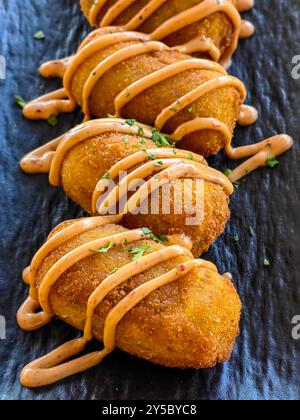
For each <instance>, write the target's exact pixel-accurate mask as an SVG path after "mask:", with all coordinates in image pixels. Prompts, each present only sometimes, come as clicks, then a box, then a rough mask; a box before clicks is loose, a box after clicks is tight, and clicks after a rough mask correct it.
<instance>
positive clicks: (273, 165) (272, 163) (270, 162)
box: [266, 155, 279, 168]
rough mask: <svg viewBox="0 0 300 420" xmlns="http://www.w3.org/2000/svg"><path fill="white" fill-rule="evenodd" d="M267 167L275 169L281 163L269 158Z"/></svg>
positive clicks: (271, 157)
mask: <svg viewBox="0 0 300 420" xmlns="http://www.w3.org/2000/svg"><path fill="white" fill-rule="evenodd" d="M266 165H267V166H270V167H271V168H274V167H275V166H277V165H279V161H278V160H277V159H276V158H275V157H274V156H271V155H270V156H268V158H267V161H266Z"/></svg>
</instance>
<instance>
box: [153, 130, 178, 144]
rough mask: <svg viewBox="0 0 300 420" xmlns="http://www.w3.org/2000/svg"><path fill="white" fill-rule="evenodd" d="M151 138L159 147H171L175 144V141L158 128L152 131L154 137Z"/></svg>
mask: <svg viewBox="0 0 300 420" xmlns="http://www.w3.org/2000/svg"><path fill="white" fill-rule="evenodd" d="M151 140H152V141H153V142H154V143H155V145H156V146H157V147H163V146H165V147H170V146H172V145H173V142H172V141H171V140H170V139H168V138H167V137H166V136H164V135H163V134H161V132H160V131H159V130H157V129H154V130H153V131H152V137H151Z"/></svg>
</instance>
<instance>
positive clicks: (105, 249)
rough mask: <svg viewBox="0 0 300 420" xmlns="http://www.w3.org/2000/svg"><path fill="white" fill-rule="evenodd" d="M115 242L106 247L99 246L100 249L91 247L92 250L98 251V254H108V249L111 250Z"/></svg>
mask: <svg viewBox="0 0 300 420" xmlns="http://www.w3.org/2000/svg"><path fill="white" fill-rule="evenodd" d="M114 246H115V244H114V243H113V242H110V243H109V244H108V245H107V246H106V247H103V248H99V249H91V250H90V251H93V252H96V253H98V254H107V253H108V251H110V250H111V249H112V248H113V247H114Z"/></svg>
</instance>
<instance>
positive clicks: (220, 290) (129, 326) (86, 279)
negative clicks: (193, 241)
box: [37, 222, 241, 368]
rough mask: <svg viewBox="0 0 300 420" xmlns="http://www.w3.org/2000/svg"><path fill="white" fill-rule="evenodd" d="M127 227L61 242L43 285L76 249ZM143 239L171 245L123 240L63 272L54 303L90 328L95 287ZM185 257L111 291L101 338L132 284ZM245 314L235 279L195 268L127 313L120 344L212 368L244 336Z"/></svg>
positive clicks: (174, 362)
mask: <svg viewBox="0 0 300 420" xmlns="http://www.w3.org/2000/svg"><path fill="white" fill-rule="evenodd" d="M69 223H72V222H66V223H63V224H62V225H60V226H59V227H58V228H57V229H55V231H58V230H60V229H61V228H62V227H64V226H66V225H68V224H69ZM125 230H126V229H125V228H123V227H121V226H117V225H107V226H104V227H99V228H95V229H92V230H90V231H87V232H85V233H83V234H80V235H78V236H77V237H75V238H74V239H72V240H70V241H69V242H67V243H66V244H64V245H62V246H60V247H59V248H57V249H56V250H55V251H53V252H52V253H51V254H50V255H49V256H48V257H47V258H46V259H45V260H44V261H43V263H42V265H41V267H40V269H39V271H38V275H37V286H39V285H40V283H41V280H42V278H43V276H44V275H45V274H46V272H47V271H48V270H49V269H50V268H51V267H52V266H53V264H54V263H55V262H56V261H57V260H58V259H59V258H61V257H62V256H63V255H65V254H66V253H67V252H69V251H70V250H72V249H74V248H76V247H78V246H80V245H82V244H84V243H86V242H87V241H91V240H94V239H96V238H100V237H105V236H109V235H112V234H115V233H118V232H122V231H125ZM52 234H53V233H52ZM140 244H148V245H149V246H150V247H151V250H150V251H152V250H158V249H161V248H163V247H164V245H161V244H158V243H156V242H154V241H152V240H142V241H137V242H135V243H132V244H127V245H122V246H118V247H115V248H113V249H111V250H110V251H109V252H108V253H106V254H95V255H93V256H91V257H89V258H86V259H84V260H82V261H81V262H79V263H77V264H75V265H74V266H73V267H72V268H70V269H69V270H68V271H67V272H66V273H65V274H63V275H62V276H61V278H60V279H59V280H58V281H57V283H56V284H55V286H54V287H53V288H52V290H51V292H50V304H51V306H52V308H53V310H54V312H55V313H56V314H57V315H58V317H60V318H61V319H62V320H64V321H65V322H67V323H69V324H70V325H72V326H74V327H75V328H78V329H80V330H82V329H83V327H84V324H85V321H86V305H87V300H88V298H89V296H90V295H91V293H92V292H93V291H94V290H95V288H96V287H97V286H99V284H100V283H101V282H102V281H103V280H104V279H105V278H106V277H107V276H108V275H109V273H110V272H111V271H112V270H114V269H116V268H120V267H122V266H123V265H125V264H127V263H129V262H130V261H131V260H132V255H131V254H130V253H129V250H130V249H131V248H132V247H133V246H135V245H137V246H139V245H140ZM147 252H148V251H147ZM185 260H186V257H180V258H175V259H173V260H170V261H168V262H165V263H161V264H159V265H157V266H156V267H154V268H152V269H150V270H147V271H146V272H144V273H142V274H140V275H138V276H135V277H133V278H132V279H130V280H128V281H126V282H125V283H124V284H123V285H121V286H119V287H118V288H117V289H115V290H114V291H113V292H111V293H110V294H109V295H108V296H107V298H106V299H105V300H104V301H103V302H102V303H101V304H100V305H99V306H98V307H97V309H96V311H95V316H94V320H93V326H94V329H93V332H94V336H95V337H96V338H97V339H98V340H101V339H102V333H103V326H104V320H105V317H106V315H107V314H108V312H109V311H110V310H111V309H112V308H113V307H114V305H116V303H117V302H119V301H120V300H121V299H122V298H123V297H124V296H126V295H127V294H128V293H129V292H130V291H131V290H133V289H134V288H136V287H137V286H139V285H141V284H143V283H144V282H146V281H149V280H151V279H154V278H155V277H157V276H159V275H162V274H163V273H165V272H166V271H168V270H170V269H172V268H174V267H175V266H177V265H178V264H180V263H181V262H183V261H185ZM240 312H241V302H240V299H239V297H238V295H237V292H236V290H235V288H234V286H233V285H232V283H231V282H230V281H229V279H228V278H226V277H222V276H220V275H219V274H217V273H214V272H212V271H210V270H207V269H194V270H193V271H191V272H190V273H189V274H187V275H186V276H185V277H183V278H182V279H181V280H179V281H175V282H173V283H170V284H168V285H166V286H163V287H161V288H160V289H158V290H157V291H155V292H153V293H152V294H151V295H149V296H148V297H147V298H145V299H144V300H143V301H142V302H140V303H139V304H138V305H137V306H136V307H135V308H134V309H132V310H131V311H130V312H129V313H128V314H127V315H125V317H124V318H123V319H122V321H121V322H120V324H119V326H118V328H117V336H116V344H117V347H118V348H120V349H122V350H123V351H126V352H128V353H130V354H132V355H135V356H137V357H140V358H143V359H146V360H149V361H151V362H154V363H157V364H160V365H164V366H169V367H181V368H207V367H211V366H214V365H215V364H216V363H219V362H226V361H227V360H228V359H229V358H230V355H231V352H232V348H233V345H234V342H235V338H236V336H237V335H238V334H239V319H240Z"/></svg>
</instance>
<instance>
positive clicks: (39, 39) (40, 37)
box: [33, 31, 46, 41]
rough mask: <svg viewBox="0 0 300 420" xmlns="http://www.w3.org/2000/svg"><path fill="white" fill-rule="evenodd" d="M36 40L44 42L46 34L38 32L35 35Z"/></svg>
mask: <svg viewBox="0 0 300 420" xmlns="http://www.w3.org/2000/svg"><path fill="white" fill-rule="evenodd" d="M33 38H34V39H37V40H38V41H41V40H43V39H45V38H46V35H45V34H44V32H43V31H38V32H36V33H35V34H34V37H33Z"/></svg>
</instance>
